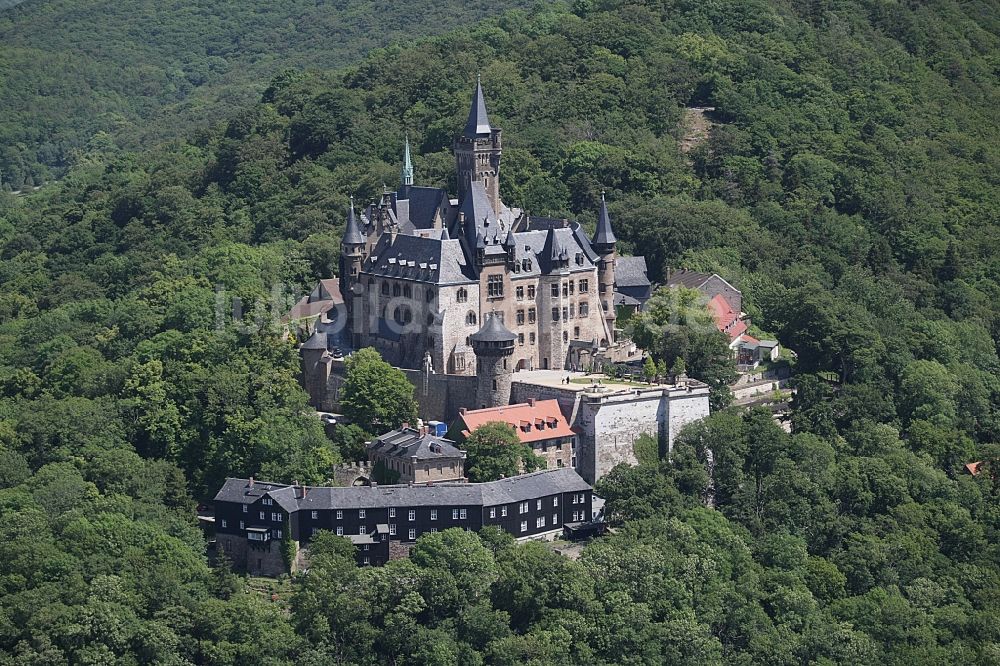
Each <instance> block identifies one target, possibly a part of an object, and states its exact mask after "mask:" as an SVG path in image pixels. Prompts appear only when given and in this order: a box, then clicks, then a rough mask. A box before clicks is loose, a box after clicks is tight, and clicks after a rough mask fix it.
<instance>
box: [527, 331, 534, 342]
mask: <svg viewBox="0 0 1000 666" xmlns="http://www.w3.org/2000/svg"><path fill="white" fill-rule="evenodd" d="M528 342H529V343H530V344H535V332H534V331H532V332H531V333H528Z"/></svg>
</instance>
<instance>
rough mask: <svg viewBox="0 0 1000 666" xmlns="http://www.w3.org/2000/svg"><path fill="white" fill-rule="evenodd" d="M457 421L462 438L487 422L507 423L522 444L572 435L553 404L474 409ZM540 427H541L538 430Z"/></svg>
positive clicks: (537, 402) (538, 401) (544, 401)
mask: <svg viewBox="0 0 1000 666" xmlns="http://www.w3.org/2000/svg"><path fill="white" fill-rule="evenodd" d="M459 418H460V419H461V420H462V422H463V423H464V424H465V428H463V434H465V435H466V436H468V434H469V433H470V432H472V431H473V430H475V429H476V428H478V427H479V426H481V425H483V424H485V423H489V422H490V421H503V422H505V423H509V424H510V425H511V426H512V427H513V428H514V430H515V431H516V432H517V436H518V438H519V439H520V440H521V442H523V443H525V444H530V443H532V442H540V441H542V440H545V439H554V438H556V437H572V436H573V435H574V434H575V433H574V432H573V429H572V428H570V427H569V423H567V422H566V418H565V417H564V416H563V414H562V411H561V410H560V409H559V403H558V402H557V401H556V400H536V401H535V404H534V405H531V404H528V403H526V402H525V403H519V404H516V405H507V406H506V407H492V408H487V409H473V410H469V411H467V412H465V414H463V415H462V416H460V417H459ZM540 424H542V426H543V427H541V428H540V427H539V425H540ZM525 428H527V432H526V431H525Z"/></svg>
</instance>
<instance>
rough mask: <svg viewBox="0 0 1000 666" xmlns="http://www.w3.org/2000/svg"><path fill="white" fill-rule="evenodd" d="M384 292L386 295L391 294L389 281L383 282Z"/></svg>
mask: <svg viewBox="0 0 1000 666" xmlns="http://www.w3.org/2000/svg"><path fill="white" fill-rule="evenodd" d="M382 293H383V294H385V295H386V296H388V295H389V283H388V282H383V283H382Z"/></svg>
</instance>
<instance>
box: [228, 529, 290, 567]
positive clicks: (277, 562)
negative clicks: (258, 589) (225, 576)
mask: <svg viewBox="0 0 1000 666" xmlns="http://www.w3.org/2000/svg"><path fill="white" fill-rule="evenodd" d="M281 544H282V542H281V540H280V539H271V540H270V541H266V542H264V543H260V544H258V543H251V542H250V541H248V540H247V539H246V538H245V537H242V536H237V535H235V534H219V535H218V536H217V537H216V545H217V547H218V549H219V552H221V553H225V554H226V557H228V558H229V561H230V563H231V564H232V567H233V569H234V570H236V571H245V572H246V573H248V574H250V575H251V576H270V577H272V578H277V577H278V576H280V575H281V574H284V573H288V569H287V568H285V559H284V557H282V555H281Z"/></svg>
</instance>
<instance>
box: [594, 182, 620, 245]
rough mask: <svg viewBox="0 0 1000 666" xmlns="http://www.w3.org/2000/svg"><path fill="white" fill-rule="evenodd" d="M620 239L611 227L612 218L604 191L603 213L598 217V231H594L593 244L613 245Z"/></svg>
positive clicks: (602, 197) (602, 198)
mask: <svg viewBox="0 0 1000 666" xmlns="http://www.w3.org/2000/svg"><path fill="white" fill-rule="evenodd" d="M617 241H618V239H617V238H615V232H614V231H613V230H612V229H611V218H610V217H609V216H608V202H607V201H605V200H604V192H601V214H600V215H598V217H597V231H596V232H594V240H593V241H591V244H592V245H613V244H614V243H616V242H617Z"/></svg>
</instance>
